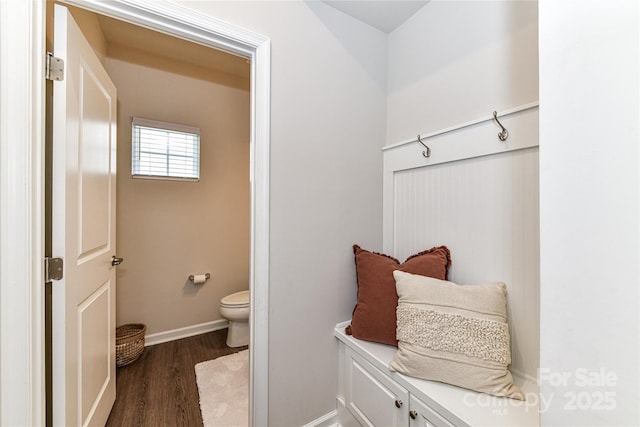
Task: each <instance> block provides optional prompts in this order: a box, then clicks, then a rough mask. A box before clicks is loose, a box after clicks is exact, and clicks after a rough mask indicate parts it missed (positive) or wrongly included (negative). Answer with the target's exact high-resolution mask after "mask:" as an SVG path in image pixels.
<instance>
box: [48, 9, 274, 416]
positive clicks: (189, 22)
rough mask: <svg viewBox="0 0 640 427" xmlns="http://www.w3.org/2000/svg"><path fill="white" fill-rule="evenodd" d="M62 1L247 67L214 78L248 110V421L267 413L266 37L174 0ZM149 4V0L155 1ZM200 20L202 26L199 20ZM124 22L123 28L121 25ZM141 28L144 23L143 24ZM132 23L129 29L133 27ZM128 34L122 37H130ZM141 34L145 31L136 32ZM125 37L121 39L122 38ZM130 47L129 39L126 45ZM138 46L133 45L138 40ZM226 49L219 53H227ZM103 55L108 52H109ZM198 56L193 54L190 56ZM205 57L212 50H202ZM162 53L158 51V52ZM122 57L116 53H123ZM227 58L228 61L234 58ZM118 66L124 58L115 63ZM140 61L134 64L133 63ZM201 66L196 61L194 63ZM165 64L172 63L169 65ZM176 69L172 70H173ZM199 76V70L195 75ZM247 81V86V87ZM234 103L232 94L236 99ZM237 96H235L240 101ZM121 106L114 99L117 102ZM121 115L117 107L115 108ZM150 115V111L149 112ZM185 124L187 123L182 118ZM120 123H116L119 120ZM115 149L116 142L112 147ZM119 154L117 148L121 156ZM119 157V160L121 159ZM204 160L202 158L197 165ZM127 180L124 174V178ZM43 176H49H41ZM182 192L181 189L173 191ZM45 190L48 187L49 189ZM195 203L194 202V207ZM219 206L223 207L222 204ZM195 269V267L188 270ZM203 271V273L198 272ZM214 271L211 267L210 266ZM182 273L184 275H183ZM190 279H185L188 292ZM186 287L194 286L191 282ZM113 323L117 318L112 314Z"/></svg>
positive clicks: (119, 30) (135, 57)
mask: <svg viewBox="0 0 640 427" xmlns="http://www.w3.org/2000/svg"><path fill="white" fill-rule="evenodd" d="M60 3H62V4H65V5H68V6H76V7H79V8H80V9H81V12H85V13H96V14H98V15H99V16H100V18H99V20H102V21H103V22H107V24H105V25H113V26H114V27H115V28H116V30H115V31H114V32H113V33H114V34H116V35H115V36H113V37H119V36H120V37H121V36H123V34H127V33H126V31H129V30H131V28H133V27H136V28H137V29H138V30H140V33H144V32H149V31H151V30H153V31H151V32H157V33H156V34H157V35H158V37H160V38H162V37H165V38H166V37H170V38H171V39H173V40H176V41H177V42H178V43H179V44H180V43H182V45H181V46H182V47H181V48H178V51H180V52H182V53H184V52H185V50H186V48H185V47H184V46H186V45H184V43H187V44H188V45H189V46H190V49H193V50H195V51H198V50H200V49H207V50H208V53H212V52H217V53H216V54H213V56H215V55H217V54H219V53H220V50H223V51H225V52H228V53H231V54H233V55H234V58H235V59H240V61H236V64H235V65H234V66H237V67H238V68H241V67H242V66H244V68H246V69H247V72H246V76H244V77H243V76H238V73H236V74H234V73H224V72H222V73H219V75H218V76H217V77H218V79H226V82H225V84H226V86H227V87H230V88H233V89H234V90H236V91H242V90H243V85H245V86H244V90H246V91H247V92H248V93H247V94H246V98H248V99H247V100H245V101H246V104H247V108H246V110H247V113H248V116H249V119H248V122H249V131H248V132H246V134H247V135H246V136H247V138H246V139H248V142H247V143H248V147H246V152H247V155H248V156H249V158H250V166H249V167H247V172H248V175H249V178H250V179H249V182H248V184H247V187H248V194H249V197H250V203H249V206H248V207H249V214H248V215H247V216H248V229H249V230H248V234H249V237H250V242H249V244H248V246H249V251H248V252H249V256H248V257H249V263H248V264H249V274H248V282H249V283H248V286H249V289H250V291H251V292H250V294H251V304H250V305H251V314H250V324H251V328H250V330H251V337H250V347H251V348H252V351H251V360H250V382H249V386H250V392H249V396H250V398H249V402H250V410H249V412H250V414H249V419H250V424H253V420H266V419H268V418H267V389H268V388H267V368H266V367H267V340H266V338H267V333H266V331H267V327H268V310H267V307H268V300H267V296H268V200H269V195H268V188H269V187H268V168H269V163H268V158H269V156H268V152H269V131H268V127H269V120H268V117H269V100H268V98H269V83H268V82H269V42H268V39H266V38H264V37H262V36H260V35H257V34H254V33H251V32H248V31H246V30H243V29H239V28H235V27H232V26H229V25H228V24H226V23H222V22H220V21H217V20H216V19H214V18H211V17H204V16H202V15H198V14H196V13H195V12H192V11H189V10H188V9H184V8H182V7H179V6H177V5H173V4H166V5H164V4H162V6H163V7H162V9H161V10H160V9H156V10H152V9H151V8H150V6H148V7H144V6H140V5H136V4H129V2H127V1H124V2H122V3H118V4H115V5H114V4H113V3H112V2H108V1H94V2H85V1H79V0H78V1H61V2H60ZM154 9H155V7H154ZM203 23H206V25H203ZM125 27H126V28H127V29H126V30H125V29H124V28H125ZM141 27H142V28H144V30H142V29H141ZM138 30H135V29H134V30H132V31H135V32H136V33H137V34H139V33H138ZM132 34H133V33H130V34H129V36H125V37H124V38H125V39H128V41H129V42H131V38H132V37H138V36H132ZM141 37H143V36H141ZM167 40H168V39H165V41H163V42H160V43H158V42H156V44H155V46H156V48H159V49H162V48H163V46H164V47H166V46H167V43H170V42H167ZM126 43H127V41H126V40H125V41H123V42H122V44H123V45H126ZM130 47H131V46H129V48H130ZM138 47H139V46H138ZM228 53H225V54H224V55H228ZM118 55H122V56H123V57H124V56H128V58H129V61H123V62H126V63H135V62H136V61H137V62H140V61H141V60H142V58H143V57H145V56H146V57H147V59H148V60H150V59H149V57H148V56H149V52H148V51H147V52H146V53H145V52H144V51H142V52H141V51H140V49H138V51H137V52H135V51H132V49H126V46H125V48H123V49H121V50H120V52H119V53H118ZM108 56H109V55H107V57H108ZM196 56H197V55H196ZM208 56H210V55H208ZM157 58H162V57H161V56H156V60H158V59H157ZM164 58H165V60H162V59H159V60H158V61H160V62H163V61H164V66H165V67H169V68H170V67H172V66H175V64H176V61H171V60H168V61H167V60H166V55H165V56H164ZM202 58H203V56H202V55H200V57H199V59H198V61H200V62H201V61H202ZM121 59H122V58H121ZM232 62H233V61H232ZM120 65H122V64H120ZM138 65H140V64H138ZM195 65H196V66H194V67H192V69H191V70H190V71H189V72H190V73H196V74H198V73H203V72H205V70H204V68H205V67H203V66H202V64H201V63H199V64H195ZM198 65H199V66H198ZM126 67H127V65H125V66H124V68H126ZM121 71H122V73H123V74H128V73H130V72H131V70H126V69H123V70H121ZM169 71H171V70H169ZM174 71H175V70H174ZM201 77H202V76H201ZM246 86H248V87H246ZM234 102H235V101H234ZM240 103H241V102H240ZM119 107H120V106H119ZM118 115H119V116H120V113H119V114H118ZM152 118H153V117H152ZM185 124H189V123H185ZM119 126H120V127H122V123H121V122H120V123H119ZM123 132H126V129H119V131H118V134H119V135H122V134H123ZM118 149H119V151H120V150H121V147H119V148H118ZM122 151H125V153H121V154H119V159H120V158H122V156H125V157H126V156H127V153H126V151H128V148H127V147H125V148H124V150H122ZM119 164H120V161H119ZM203 167H204V165H203ZM123 169H124V170H122V169H121V170H119V171H118V172H119V174H122V175H125V176H127V175H128V171H127V170H126V168H123ZM129 179H130V177H129ZM47 181H48V182H49V181H50V180H47ZM178 193H180V191H178ZM49 194H50V193H49ZM192 208H196V209H197V207H192ZM221 208H222V209H224V207H221ZM165 261H166V260H164V261H163V260H162V259H159V260H157V262H158V264H160V265H162V264H165ZM193 272H194V273H201V272H200V271H193ZM202 273H204V272H202ZM211 273H213V274H214V275H215V274H216V272H211ZM185 279H186V278H185ZM187 285H188V283H186V284H185V288H184V290H185V291H186V290H187V289H188V288H187ZM189 289H191V291H193V289H192V288H189ZM209 305H210V308H209V309H210V311H212V312H215V311H217V306H216V305H214V304H209ZM118 322H119V323H121V322H120V320H118Z"/></svg>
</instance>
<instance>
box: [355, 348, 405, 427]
mask: <svg viewBox="0 0 640 427" xmlns="http://www.w3.org/2000/svg"><path fill="white" fill-rule="evenodd" d="M346 388H347V390H346V392H347V393H346V396H345V398H346V405H347V408H348V409H349V411H350V412H351V413H352V414H353V416H354V417H355V418H356V419H357V420H358V421H359V422H360V423H361V424H362V425H364V426H377V427H392V426H402V427H406V426H407V425H409V392H407V390H405V389H404V388H403V387H401V386H399V385H398V384H396V383H395V382H394V381H393V380H391V379H390V378H389V377H388V376H386V375H385V374H383V373H382V372H380V371H379V370H378V369H377V368H375V367H374V366H373V365H372V364H371V363H369V362H367V361H366V360H364V359H363V358H362V357H360V356H359V355H358V354H356V353H355V352H352V351H351V350H350V349H347V387H346Z"/></svg>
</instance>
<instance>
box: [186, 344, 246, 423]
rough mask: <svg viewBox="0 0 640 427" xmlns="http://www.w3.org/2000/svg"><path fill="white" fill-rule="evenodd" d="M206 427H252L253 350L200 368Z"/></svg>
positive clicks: (197, 370) (223, 358) (202, 409)
mask: <svg viewBox="0 0 640 427" xmlns="http://www.w3.org/2000/svg"><path fill="white" fill-rule="evenodd" d="M195 369H196V382H197V383H198V393H199V394H200V412H202V422H203V424H204V427H247V426H248V425H249V350H243V351H240V352H238V353H235V354H231V355H229V356H223V357H218V358H217V359H213V360H208V361H206V362H202V363H198V364H197V365H196V368H195Z"/></svg>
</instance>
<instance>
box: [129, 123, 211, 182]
mask: <svg viewBox="0 0 640 427" xmlns="http://www.w3.org/2000/svg"><path fill="white" fill-rule="evenodd" d="M131 128H132V137H131V175H132V176H133V177H134V178H156V179H176V180H191V181H197V180H199V179H200V129H199V128H196V127H192V126H183V125H178V124H173V123H166V122H159V121H156V120H148V119H141V118H139V117H134V118H133V120H132V126H131Z"/></svg>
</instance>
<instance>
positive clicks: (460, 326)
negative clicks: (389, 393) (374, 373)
mask: <svg viewBox="0 0 640 427" xmlns="http://www.w3.org/2000/svg"><path fill="white" fill-rule="evenodd" d="M393 277H394V278H395V280H396V290H397V291H398V297H399V299H398V308H397V330H396V335H397V338H398V351H397V352H396V354H395V357H394V358H393V361H391V364H390V365H389V369H390V370H392V371H397V372H400V373H403V374H406V375H409V376H412V377H418V378H423V379H426V380H433V381H440V382H444V383H448V384H453V385H456V386H459V387H464V388H468V389H470V390H475V391H480V392H483V393H488V394H493V395H495V396H506V397H510V398H513V399H519V400H524V395H523V394H522V392H521V391H520V389H519V388H518V387H517V386H515V385H514V384H513V378H512V377H511V373H510V372H509V370H508V366H509V364H510V363H511V347H510V343H509V325H508V324H507V289H506V286H505V284H504V283H489V284H485V285H465V286H460V285H456V284H455V283H452V282H447V281H445V280H439V279H434V278H431V277H426V276H418V275H416V274H410V273H405V272H403V271H398V270H396V271H394V272H393Z"/></svg>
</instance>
